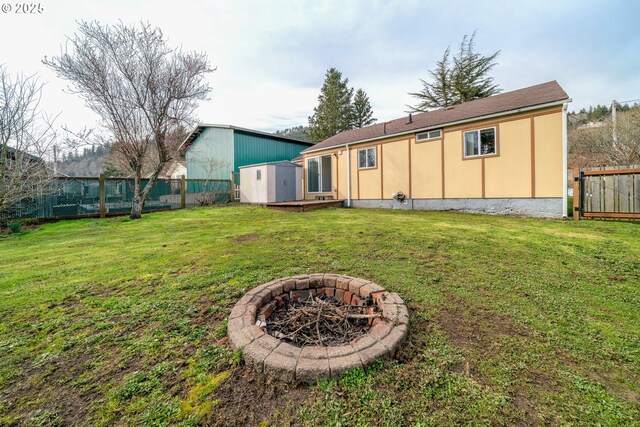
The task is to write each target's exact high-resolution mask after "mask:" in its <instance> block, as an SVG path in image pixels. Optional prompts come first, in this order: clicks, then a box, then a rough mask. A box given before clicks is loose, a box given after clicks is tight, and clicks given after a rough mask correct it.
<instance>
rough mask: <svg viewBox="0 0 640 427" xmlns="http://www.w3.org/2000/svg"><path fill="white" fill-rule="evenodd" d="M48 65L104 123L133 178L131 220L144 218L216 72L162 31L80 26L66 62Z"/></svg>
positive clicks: (56, 59)
mask: <svg viewBox="0 0 640 427" xmlns="http://www.w3.org/2000/svg"><path fill="white" fill-rule="evenodd" d="M43 62H44V63H45V64H46V65H47V66H49V67H50V68H51V69H53V70H54V71H55V72H56V73H57V74H58V76H60V77H62V78H64V79H66V80H68V81H70V82H71V87H70V90H71V92H72V93H77V94H79V95H81V96H82V98H83V99H84V100H85V102H86V103H87V105H88V106H89V108H91V109H92V110H93V111H95V112H96V113H97V114H98V115H99V116H100V117H101V119H102V125H103V126H104V128H105V130H107V131H108V133H109V134H110V136H111V140H112V141H113V142H114V146H115V147H116V150H117V151H118V156H119V157H120V158H121V159H123V160H124V161H125V162H126V165H127V166H128V168H129V169H130V170H131V171H132V174H133V177H134V196H133V202H132V205H131V218H132V219H138V218H140V217H141V215H142V209H143V208H144V203H145V200H146V198H147V195H148V194H149V192H150V191H151V188H152V187H153V185H154V184H155V182H156V179H157V178H158V175H159V174H160V172H161V171H162V169H163V168H164V167H165V165H166V164H167V162H169V161H170V160H172V156H173V153H172V150H171V147H170V145H171V144H170V141H169V138H168V136H169V135H171V133H172V132H173V131H174V130H175V129H177V128H178V127H179V126H180V125H182V124H185V123H190V122H191V121H192V120H193V113H194V111H195V108H196V106H197V101H198V100H204V99H206V97H207V95H208V93H209V91H210V87H209V85H208V83H207V82H206V80H205V75H206V74H207V73H209V72H212V71H213V69H212V68H211V67H210V65H209V61H208V59H207V56H206V54H204V53H196V52H183V51H182V50H181V49H179V48H170V47H169V46H168V45H167V41H166V39H165V38H164V36H163V34H162V31H161V30H160V29H159V28H154V27H151V26H150V25H149V24H145V23H140V24H139V25H130V26H129V25H125V24H123V23H120V24H118V25H115V26H108V25H101V24H100V23H98V22H85V21H81V22H80V23H79V31H78V33H76V34H75V35H74V36H72V37H70V38H69V39H68V42H67V44H66V46H65V47H64V49H63V51H62V52H61V54H60V56H57V57H54V58H51V59H50V60H48V59H46V58H45V60H44V61H43ZM145 168H150V171H151V172H150V173H149V174H145V172H146V171H145ZM145 175H146V176H147V177H148V181H147V183H146V185H144V188H143V187H142V184H141V180H142V178H143V177H145Z"/></svg>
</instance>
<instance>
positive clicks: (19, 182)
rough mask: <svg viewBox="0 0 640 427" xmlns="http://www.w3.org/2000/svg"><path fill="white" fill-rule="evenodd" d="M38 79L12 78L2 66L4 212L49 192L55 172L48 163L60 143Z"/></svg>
mask: <svg viewBox="0 0 640 427" xmlns="http://www.w3.org/2000/svg"><path fill="white" fill-rule="evenodd" d="M41 95H42V83H41V82H40V80H39V78H38V77H37V76H35V75H31V76H25V75H24V74H17V75H16V76H14V77H12V76H11V75H10V74H9V72H8V70H7V68H6V67H5V66H0V212H3V211H6V210H8V209H9V208H11V207H13V206H16V205H17V204H18V203H19V202H20V201H21V200H24V199H28V198H31V197H36V196H39V195H42V194H43V193H46V192H48V190H49V184H50V181H51V178H52V176H53V173H52V172H53V171H51V170H50V169H49V168H47V166H46V164H45V160H46V157H47V155H48V154H49V153H50V150H51V149H52V148H53V146H54V143H55V140H56V132H55V131H54V129H53V122H54V121H55V118H50V117H48V116H47V115H46V114H44V113H43V112H42V111H41V109H40V99H41Z"/></svg>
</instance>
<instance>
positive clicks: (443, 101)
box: [409, 48, 457, 112]
mask: <svg viewBox="0 0 640 427" xmlns="http://www.w3.org/2000/svg"><path fill="white" fill-rule="evenodd" d="M450 51H451V50H450V49H449V48H447V50H445V51H444V54H443V55H442V58H441V59H440V60H439V61H438V62H436V68H435V70H429V74H430V75H431V78H432V80H433V81H432V82H428V81H426V80H423V79H420V82H422V90H421V91H420V92H414V93H410V94H409V95H411V96H413V97H416V98H418V99H419V100H420V101H421V102H420V103H419V104H418V105H416V106H415V107H410V108H411V112H421V111H428V110H430V109H433V108H444V107H448V106H450V105H453V104H456V103H457V97H456V95H455V93H454V89H453V84H452V81H451V74H452V71H453V70H452V69H451V64H450V62H451V61H450V60H449V55H450Z"/></svg>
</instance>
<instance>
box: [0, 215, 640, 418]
mask: <svg viewBox="0 0 640 427" xmlns="http://www.w3.org/2000/svg"><path fill="white" fill-rule="evenodd" d="M312 272H333V273H340V274H348V275H352V276H356V277H363V278H367V279H370V280H373V281H375V282H377V283H379V284H380V285H382V286H384V287H386V288H387V289H390V290H392V291H395V292H398V293H399V294H400V295H401V296H402V297H403V298H404V299H405V301H406V302H407V303H408V305H409V308H410V310H411V322H412V323H411V326H410V340H409V342H408V343H406V344H405V346H404V347H403V348H402V350H401V351H400V352H399V354H398V355H397V358H396V359H395V360H392V361H384V362H381V363H379V364H378V365H376V366H374V367H373V368H371V369H368V370H366V371H362V370H356V371H352V372H350V373H348V374H347V375H345V376H344V377H343V378H341V380H340V381H338V382H335V381H325V382H321V383H319V384H318V385H316V386H313V387H302V386H300V387H296V386H289V385H286V384H283V383H280V382H279V381H277V380H273V379H270V378H265V377H263V376H262V375H260V374H257V373H254V372H251V371H250V370H249V369H247V368H246V367H245V366H243V365H242V363H241V357H240V355H239V354H238V353H237V352H234V351H232V350H231V349H230V348H229V345H228V342H227V340H226V338H225V334H226V324H225V318H226V317H227V316H228V314H229V312H230V311H231V308H232V307H233V304H234V303H235V301H236V300H237V299H238V298H239V297H240V296H242V295H243V293H244V292H245V291H247V290H248V289H250V288H252V287H253V286H255V285H258V284H260V283H263V282H266V281H269V280H272V279H275V278H278V277H283V276H288V275H295V274H304V273H312ZM639 380H640V226H639V225H637V224H631V223H615V222H587V221H584V222H572V221H564V222H563V221H551V220H538V219H523V218H514V217H501V216H483V215H467V214H455V213H442V212H434V213H430V212H401V211H388V210H347V209H334V210H321V211H314V212H309V213H305V214H295V213H283V212H275V211H269V210H266V209H263V208H254V207H224V208H214V209H193V210H185V211H175V212H167V213H158V214H151V215H146V216H145V217H144V218H143V219H142V220H140V221H129V220H127V219H126V218H112V219H106V220H76V221H65V222H59V223H55V224H47V225H44V226H42V227H40V228H39V229H38V230H35V231H29V232H26V233H23V234H21V235H14V236H9V237H6V238H2V239H0V425H12V424H16V425H69V424H79V425H114V424H115V425H132V424H135V425H167V424H171V425H176V424H180V425H199V424H206V425H265V426H266V425H289V424H292V425H309V426H315V425H327V426H333V425H354V426H356V425H357V426H362V425H388V426H399V425H421V426H427V425H433V426H436V425H437V426H443V425H460V424H472V425H513V424H517V425H541V424H544V425H549V424H550V425H576V426H584V425H607V426H615V425H620V426H629V425H640V382H639Z"/></svg>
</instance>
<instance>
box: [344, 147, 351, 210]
mask: <svg viewBox="0 0 640 427" xmlns="http://www.w3.org/2000/svg"><path fill="white" fill-rule="evenodd" d="M345 148H346V149H347V207H348V208H350V207H351V150H349V144H347V145H345Z"/></svg>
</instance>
